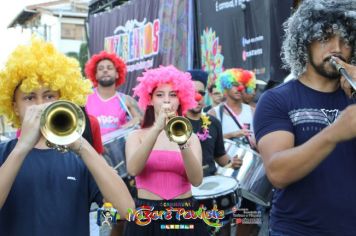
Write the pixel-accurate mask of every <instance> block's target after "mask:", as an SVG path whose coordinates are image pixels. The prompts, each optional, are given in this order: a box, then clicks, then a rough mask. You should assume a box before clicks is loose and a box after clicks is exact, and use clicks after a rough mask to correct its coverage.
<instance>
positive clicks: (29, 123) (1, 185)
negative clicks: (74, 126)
mask: <svg viewBox="0 0 356 236" xmlns="http://www.w3.org/2000/svg"><path fill="white" fill-rule="evenodd" d="M46 106H47V104H46V105H38V106H37V105H35V106H31V107H29V108H28V109H27V111H26V114H25V117H24V119H23V121H22V127H21V130H22V135H21V137H20V138H19V140H18V142H17V144H16V145H15V147H14V149H13V150H12V151H11V153H10V154H9V156H8V157H7V158H6V161H5V162H4V163H3V164H2V165H1V167H0V180H1V181H0V209H1V208H2V207H3V205H4V203H5V201H6V199H7V197H8V195H9V192H10V190H11V188H12V185H13V183H14V181H15V179H16V176H17V174H18V172H19V170H20V168H21V166H22V163H23V161H24V160H25V158H26V156H27V154H28V153H29V152H30V151H31V150H32V149H33V147H34V146H35V145H36V144H37V143H38V141H39V140H40V137H41V134H40V117H41V114H42V110H43V109H44V108H45V107H46Z"/></svg>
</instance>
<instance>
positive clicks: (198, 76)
mask: <svg viewBox="0 0 356 236" xmlns="http://www.w3.org/2000/svg"><path fill="white" fill-rule="evenodd" d="M187 72H189V73H190V75H191V76H192V80H195V81H200V82H202V83H203V84H204V87H206V84H207V82H208V75H209V74H208V73H207V72H205V71H203V70H199V69H194V70H188V71H187Z"/></svg>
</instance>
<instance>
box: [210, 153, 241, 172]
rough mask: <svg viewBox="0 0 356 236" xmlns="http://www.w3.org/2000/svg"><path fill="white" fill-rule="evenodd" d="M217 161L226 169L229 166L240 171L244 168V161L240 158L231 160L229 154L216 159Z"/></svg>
mask: <svg viewBox="0 0 356 236" xmlns="http://www.w3.org/2000/svg"><path fill="white" fill-rule="evenodd" d="M215 161H216V162H217V163H218V164H219V166H221V167H225V166H226V165H229V167H231V168H233V169H238V168H240V167H241V166H242V159H240V158H238V157H237V156H235V157H232V158H230V156H229V155H227V154H225V155H223V156H221V157H218V158H215ZM230 163H231V164H230Z"/></svg>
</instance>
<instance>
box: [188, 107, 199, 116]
mask: <svg viewBox="0 0 356 236" xmlns="http://www.w3.org/2000/svg"><path fill="white" fill-rule="evenodd" d="M201 110H202V108H199V109H198V108H194V109H190V110H189V111H190V112H191V113H193V114H194V115H197V114H200V113H201Z"/></svg>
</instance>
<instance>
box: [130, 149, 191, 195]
mask: <svg viewBox="0 0 356 236" xmlns="http://www.w3.org/2000/svg"><path fill="white" fill-rule="evenodd" d="M136 187H137V188H138V189H145V190H148V191H150V192H152V193H154V194H156V195H158V196H160V197H161V198H162V199H165V200H170V199H174V198H176V197H178V196H179V195H181V194H183V193H186V192H188V191H189V190H191V185H190V182H189V181H188V177H187V174H186V173H185V168H184V163H183V159H182V155H181V153H180V152H177V151H163V150H152V152H151V154H150V156H149V157H148V160H147V162H146V165H145V168H144V169H143V171H142V172H141V173H140V175H138V176H136Z"/></svg>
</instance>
